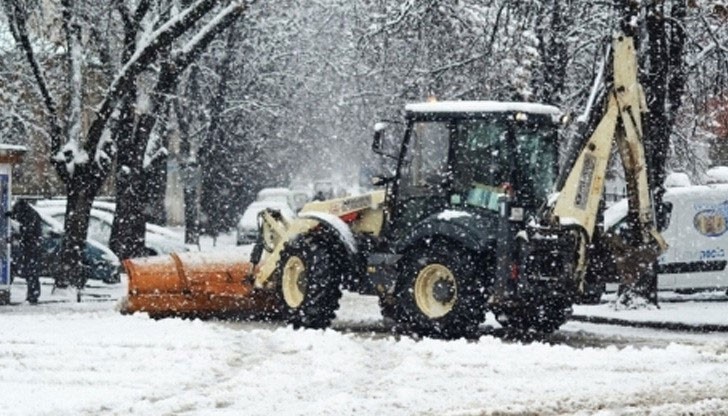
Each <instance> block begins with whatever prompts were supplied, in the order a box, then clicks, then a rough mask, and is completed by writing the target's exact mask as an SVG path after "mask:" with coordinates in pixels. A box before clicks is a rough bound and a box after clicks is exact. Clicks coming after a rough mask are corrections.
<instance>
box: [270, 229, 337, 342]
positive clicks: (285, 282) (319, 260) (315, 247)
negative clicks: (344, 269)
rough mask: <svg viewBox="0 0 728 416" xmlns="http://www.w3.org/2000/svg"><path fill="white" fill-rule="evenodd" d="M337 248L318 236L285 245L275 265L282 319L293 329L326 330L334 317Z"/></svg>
mask: <svg viewBox="0 0 728 416" xmlns="http://www.w3.org/2000/svg"><path fill="white" fill-rule="evenodd" d="M337 247H338V246H337V245H336V243H334V242H332V241H331V239H327V238H325V236H324V235H321V234H315V235H308V236H302V237H299V238H297V239H296V240H294V241H292V242H289V243H286V246H285V247H284V249H283V252H282V253H281V259H280V261H279V263H278V275H279V276H280V285H279V288H280V291H279V294H280V298H281V299H282V301H283V302H282V305H283V306H282V308H283V310H282V311H281V312H282V314H283V317H284V319H285V320H286V321H287V322H288V323H290V324H292V325H293V326H294V327H295V328H299V327H304V328H326V327H328V326H329V325H330V324H331V321H332V320H333V319H334V318H335V317H336V310H337V309H338V308H339V299H340V298H341V287H340V286H341V270H340V267H339V265H338V264H337V253H338V251H337Z"/></svg>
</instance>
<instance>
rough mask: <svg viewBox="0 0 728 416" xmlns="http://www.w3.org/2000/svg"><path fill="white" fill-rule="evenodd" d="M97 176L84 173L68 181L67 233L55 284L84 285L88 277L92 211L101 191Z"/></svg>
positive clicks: (62, 246) (60, 285) (65, 285)
mask: <svg viewBox="0 0 728 416" xmlns="http://www.w3.org/2000/svg"><path fill="white" fill-rule="evenodd" d="M95 182H97V181H96V180H93V179H92V180H89V178H84V177H83V175H81V176H80V177H76V180H73V181H71V182H69V183H68V185H67V187H66V192H67V195H68V200H67V203H66V219H65V233H64V237H63V242H62V243H61V250H60V253H59V256H60V260H61V261H60V262H59V263H58V264H59V265H60V269H61V270H60V271H59V272H58V273H56V276H55V287H57V288H66V287H69V286H73V287H76V288H79V289H80V288H83V287H84V285H85V284H86V280H87V279H88V273H89V270H88V269H87V268H86V267H84V262H83V257H84V256H83V252H84V248H85V247H86V233H87V231H88V223H89V215H90V212H91V204H92V203H93V200H94V196H95V195H96V194H97V193H98V186H96V185H95Z"/></svg>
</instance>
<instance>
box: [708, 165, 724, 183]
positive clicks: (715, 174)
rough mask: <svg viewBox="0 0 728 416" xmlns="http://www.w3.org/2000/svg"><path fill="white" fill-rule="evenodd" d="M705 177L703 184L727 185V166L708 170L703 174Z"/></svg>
mask: <svg viewBox="0 0 728 416" xmlns="http://www.w3.org/2000/svg"><path fill="white" fill-rule="evenodd" d="M705 176H706V178H705V182H706V183H707V184H713V183H728V166H716V167H714V168H710V169H708V171H707V172H705Z"/></svg>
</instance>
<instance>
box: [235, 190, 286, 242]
mask: <svg viewBox="0 0 728 416" xmlns="http://www.w3.org/2000/svg"><path fill="white" fill-rule="evenodd" d="M266 208H272V209H277V210H278V211H280V213H281V215H283V217H284V218H287V219H291V218H293V217H294V216H295V215H294V213H293V210H292V209H291V207H290V206H289V205H288V203H287V202H282V201H277V200H264V201H255V202H253V203H252V204H250V205H249V206H248V208H246V209H245V212H244V213H243V216H242V217H241V218H240V221H238V226H237V238H236V240H237V244H238V245H243V244H253V243H255V240H257V238H258V213H260V212H261V211H263V210H264V209H266Z"/></svg>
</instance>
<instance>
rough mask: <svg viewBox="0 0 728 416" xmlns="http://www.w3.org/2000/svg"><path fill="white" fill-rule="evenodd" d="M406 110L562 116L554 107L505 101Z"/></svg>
mask: <svg viewBox="0 0 728 416" xmlns="http://www.w3.org/2000/svg"><path fill="white" fill-rule="evenodd" d="M405 110H406V111H407V112H410V113H506V112H522V113H529V114H543V115H550V116H557V117H558V116H560V115H561V114H562V113H561V110H559V109H558V108H557V107H554V106H552V105H546V104H536V103H524V102H507V101H506V102H503V101H435V102H427V103H413V104H407V105H406V106H405Z"/></svg>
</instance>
